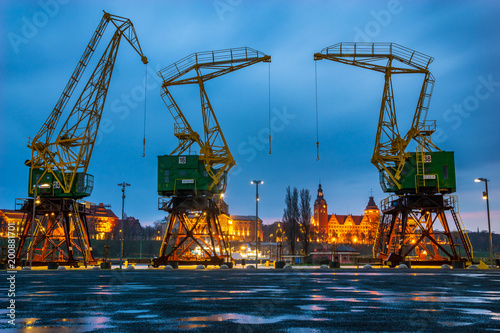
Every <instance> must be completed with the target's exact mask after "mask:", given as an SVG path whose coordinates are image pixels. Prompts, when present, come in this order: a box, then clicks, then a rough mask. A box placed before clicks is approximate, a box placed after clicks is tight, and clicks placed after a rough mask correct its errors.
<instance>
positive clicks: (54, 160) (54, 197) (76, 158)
mask: <svg viewBox="0 0 500 333" xmlns="http://www.w3.org/2000/svg"><path fill="white" fill-rule="evenodd" d="M109 23H112V25H113V26H114V28H116V31H115V32H114V34H113V36H112V38H111V41H110V42H109V44H108V45H107V47H106V49H105V51H104V52H103V55H102V56H101V58H100V60H99V61H98V63H97V65H96V68H95V70H94V71H93V73H92V75H91V76H90V78H89V80H88V82H87V84H86V86H85V88H84V89H83V91H82V92H81V94H80V96H79V98H78V100H77V101H76V104H75V106H74V107H73V109H72V110H71V112H70V114H69V116H68V117H67V118H66V121H65V122H64V124H63V126H62V128H61V129H60V132H59V134H58V135H57V137H56V138H55V139H54V133H55V130H56V128H57V126H58V123H59V121H60V119H61V117H62V115H63V112H64V109H65V107H66V106H67V104H68V102H69V100H70V98H71V96H72V94H73V92H74V90H75V88H76V86H77V85H78V83H79V82H80V79H81V78H82V75H83V73H84V72H85V70H86V68H87V66H88V64H89V62H90V60H91V58H92V55H93V53H94V51H95V50H96V48H97V45H98V44H99V42H100V40H101V38H102V36H103V34H104V32H105V30H106V28H107V26H108V25H109ZM122 37H123V38H125V39H126V40H127V41H128V42H129V44H130V45H131V46H132V48H133V49H134V50H135V51H136V52H137V53H138V54H139V55H140V57H141V60H142V62H143V63H144V64H147V63H148V61H147V58H146V57H145V56H144V54H143V53H142V49H141V46H140V44H139V40H138V39H137V35H136V33H135V29H134V26H133V24H132V22H131V21H130V20H129V19H127V18H124V17H121V16H116V15H112V14H109V13H106V12H104V15H103V18H102V19H101V21H100V23H99V25H98V26H97V29H96V30H95V32H94V34H93V35H92V37H91V39H90V42H89V43H88V45H87V47H86V48H85V50H84V52H83V55H82V57H81V58H80V60H79V62H78V64H77V66H76V68H75V70H74V71H73V74H72V75H71V77H70V79H69V81H68V83H67V84H66V86H65V88H64V90H63V93H62V95H61V96H60V98H59V100H58V102H57V103H56V105H55V107H54V109H53V110H52V112H51V113H50V115H49V117H48V118H47V120H46V121H45V123H44V124H43V126H42V128H41V129H40V130H39V132H38V133H37V135H36V136H35V137H34V138H33V140H31V142H30V143H29V144H28V148H30V149H31V152H32V157H31V160H28V161H26V163H25V164H26V165H28V166H30V177H29V190H28V193H29V195H30V196H33V199H20V200H19V199H18V200H16V201H19V203H17V202H16V207H17V206H20V210H21V211H23V212H24V213H25V214H24V217H25V219H24V221H23V225H22V228H23V229H22V232H21V236H20V241H19V244H18V248H17V250H16V263H17V264H20V263H21V260H22V258H24V257H27V258H28V259H29V260H30V261H32V262H33V264H34V265H43V264H46V263H48V262H57V263H58V264H67V265H77V264H78V262H79V259H78V258H77V254H78V252H79V253H80V254H81V256H82V257H83V262H84V264H85V265H87V264H93V263H96V260H95V258H94V256H93V251H92V246H91V244H90V237H89V232H88V227H87V221H86V216H87V214H89V213H90V209H91V205H90V203H82V202H79V201H77V200H78V199H81V198H83V197H86V196H88V195H90V193H91V192H92V188H93V183H92V182H93V177H92V176H90V175H87V174H86V173H87V169H88V166H89V162H90V158H91V155H92V151H93V148H94V144H95V141H96V140H95V139H96V136H97V131H98V129H99V124H100V120H101V115H102V112H103V109H104V104H105V101H106V96H107V92H108V87H109V84H110V80H111V76H112V73H113V69H114V64H115V60H116V55H117V52H118V48H119V45H120V41H121V39H122ZM78 175H84V176H85V178H79V176H78ZM47 179H49V182H50V183H45V182H46V181H47ZM82 180H84V181H85V184H80V182H81V181H82ZM87 182H88V183H87ZM41 185H46V186H41ZM75 186H76V187H75ZM42 187H48V189H46V188H42ZM38 188H40V191H38V193H37V192H36V190H37V189H38ZM75 189H76V190H75ZM35 193H37V194H38V196H39V197H40V198H41V200H39V199H38V198H35ZM38 201H39V202H38ZM35 205H38V209H34V208H36V207H34V206H35ZM33 223H34V224H35V226H34V227H35V231H34V232H33V233H32V234H31V235H30V230H31V229H32V225H33ZM30 236H31V240H30V243H29V245H28V248H27V249H25V242H26V241H27V239H28V237H30ZM41 243H42V244H43V246H42V247H41V248H37V246H38V245H39V244H41Z"/></svg>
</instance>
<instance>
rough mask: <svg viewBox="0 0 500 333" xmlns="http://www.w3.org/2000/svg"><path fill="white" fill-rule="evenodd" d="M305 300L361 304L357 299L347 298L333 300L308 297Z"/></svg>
mask: <svg viewBox="0 0 500 333" xmlns="http://www.w3.org/2000/svg"><path fill="white" fill-rule="evenodd" d="M306 300H308V301H310V300H313V301H323V302H353V303H359V302H363V301H362V300H360V299H357V298H348V297H345V298H344V297H336V298H333V297H326V296H324V295H311V296H309V298H306Z"/></svg>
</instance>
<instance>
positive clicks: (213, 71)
mask: <svg viewBox="0 0 500 333" xmlns="http://www.w3.org/2000/svg"><path fill="white" fill-rule="evenodd" d="M270 61H271V57H270V56H268V55H266V54H264V53H262V52H260V51H257V50H254V49H251V48H248V47H241V48H234V49H224V50H217V51H208V52H199V53H193V54H190V55H188V56H187V57H185V58H183V59H181V60H179V61H177V62H175V63H174V64H172V65H170V66H168V67H166V68H164V69H162V70H161V71H159V72H158V75H159V76H160V77H161V78H162V80H163V83H162V90H163V91H162V94H161V96H162V99H163V101H164V102H165V105H166V106H167V109H168V110H169V112H170V113H171V115H172V117H173V119H174V135H175V136H176V137H177V139H178V140H179V143H178V145H177V147H176V148H175V149H174V150H173V151H172V152H171V153H170V155H169V157H177V156H179V159H180V158H186V156H180V155H182V154H185V153H186V152H187V151H189V152H190V151H191V146H192V145H193V144H196V145H197V146H198V148H199V151H200V155H199V156H198V162H201V163H202V164H203V167H204V169H205V171H206V173H207V175H208V177H209V179H210V181H209V184H208V186H207V189H206V190H203V191H199V190H198V189H197V188H196V184H194V191H191V189H188V190H187V192H186V191H179V190H176V189H175V185H174V187H173V188H171V189H169V190H168V191H166V192H163V191H160V189H159V194H160V195H162V196H167V197H169V199H166V198H164V197H161V198H160V200H159V204H160V205H159V209H160V210H164V211H165V212H167V213H168V214H169V218H168V223H167V228H166V231H165V235H164V237H163V241H162V246H161V249H160V254H159V257H158V258H156V259H154V260H153V266H155V267H158V266H160V265H165V264H171V265H172V266H174V267H175V268H177V267H178V265H179V264H180V265H186V264H202V265H221V264H223V263H226V264H227V265H229V266H230V267H232V258H231V254H230V249H229V248H228V245H229V244H228V239H227V235H223V233H222V229H221V225H220V220H219V216H220V215H221V214H222V213H227V212H225V209H224V208H223V207H224V206H225V203H224V202H223V200H222V197H223V195H224V192H225V190H226V185H227V184H226V179H227V177H226V176H227V174H228V172H229V171H230V170H231V168H233V167H234V166H235V164H236V162H235V160H234V158H233V156H232V154H231V152H230V150H229V146H228V144H227V141H226V139H225V137H224V134H223V133H222V130H221V127H220V124H219V121H218V120H217V117H216V115H215V112H214V110H213V107H212V104H211V103H210V100H209V98H208V94H207V92H206V90H205V82H206V81H209V80H211V79H214V78H217V77H219V76H222V75H224V74H228V73H231V72H234V71H236V70H239V69H242V68H245V67H248V66H251V65H253V64H256V63H259V62H270ZM186 84H197V85H198V87H199V90H200V102H201V110H202V120H203V136H201V135H200V134H199V133H197V132H196V131H194V130H193V128H192V127H191V125H190V124H189V122H188V120H187V119H186V117H185V115H184V114H183V112H182V111H181V109H180V108H179V106H178V105H177V103H176V102H175V100H174V98H173V96H172V94H171V92H170V87H171V86H178V85H186ZM193 159H194V158H193ZM185 161H186V160H184V163H186V162H185ZM188 163H190V162H188ZM179 164H180V161H179ZM186 177H187V178H189V177H188V176H186ZM160 179H162V178H161V176H159V182H160ZM184 180H185V181H191V179H182V181H184ZM169 182H170V181H169ZM193 182H194V180H193ZM174 184H177V183H176V182H175V181H174ZM159 185H160V184H159ZM189 186H190V185H189ZM189 188H191V187H189ZM169 245H170V246H171V247H170V249H169V248H168V247H169ZM196 245H197V246H198V247H199V248H200V249H201V253H200V254H199V256H198V257H196V258H195V257H193V256H192V254H191V251H190V250H191V249H192V246H196Z"/></svg>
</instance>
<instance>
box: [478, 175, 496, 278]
mask: <svg viewBox="0 0 500 333" xmlns="http://www.w3.org/2000/svg"><path fill="white" fill-rule="evenodd" d="M474 181H475V182H476V183H480V182H483V183H484V185H485V186H486V191H484V192H483V199H486V211H487V213H488V232H489V234H490V260H491V268H493V267H495V266H494V263H493V238H492V237H491V223H490V198H489V195H488V181H489V180H488V179H486V178H476V179H475V180H474Z"/></svg>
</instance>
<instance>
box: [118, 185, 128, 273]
mask: <svg viewBox="0 0 500 333" xmlns="http://www.w3.org/2000/svg"><path fill="white" fill-rule="evenodd" d="M118 186H121V188H122V225H121V229H120V234H121V246H120V269H122V260H123V223H124V219H125V187H127V186H130V184H127V183H125V182H123V183H121V184H118Z"/></svg>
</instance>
